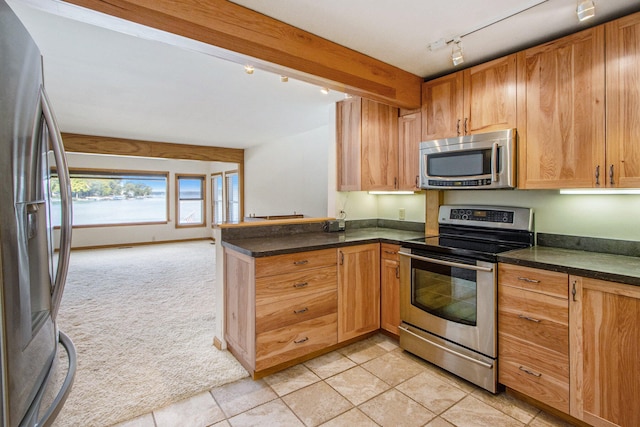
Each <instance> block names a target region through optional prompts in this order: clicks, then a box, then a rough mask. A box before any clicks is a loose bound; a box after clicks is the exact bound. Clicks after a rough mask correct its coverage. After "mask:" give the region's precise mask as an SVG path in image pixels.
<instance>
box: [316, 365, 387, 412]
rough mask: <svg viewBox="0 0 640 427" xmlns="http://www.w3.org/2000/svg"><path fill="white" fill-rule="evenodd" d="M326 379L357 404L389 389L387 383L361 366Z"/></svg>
mask: <svg viewBox="0 0 640 427" xmlns="http://www.w3.org/2000/svg"><path fill="white" fill-rule="evenodd" d="M325 381H326V382H327V384H329V385H330V386H331V387H333V388H334V389H336V390H337V391H338V392H339V393H340V394H341V395H343V396H344V397H346V398H347V399H349V401H350V402H351V403H353V404H354V405H356V406H357V405H359V404H361V403H364V402H366V401H367V400H369V399H371V398H372V397H375V396H377V395H379V394H380V393H382V392H384V391H386V390H388V389H389V385H388V384H387V383H385V382H384V381H382V380H381V379H379V378H378V377H376V376H375V375H373V374H372V373H370V372H369V371H367V370H365V369H362V368H361V367H360V366H356V367H355V368H352V369H349V370H348V371H345V372H343V373H341V374H338V375H336V376H334V377H331V378H327V379H326V380H325Z"/></svg>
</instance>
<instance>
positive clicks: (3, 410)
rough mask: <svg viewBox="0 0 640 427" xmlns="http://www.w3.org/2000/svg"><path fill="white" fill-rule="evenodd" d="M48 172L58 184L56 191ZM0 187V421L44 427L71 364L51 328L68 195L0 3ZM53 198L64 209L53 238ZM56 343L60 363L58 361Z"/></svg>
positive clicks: (33, 74) (26, 58)
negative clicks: (53, 171)
mask: <svg viewBox="0 0 640 427" xmlns="http://www.w3.org/2000/svg"><path fill="white" fill-rule="evenodd" d="M50 148H51V150H50ZM53 168H55V171H56V173H57V175H58V177H59V185H56V193H55V194H53V192H52V191H51V186H50V174H51V171H52V169H53ZM0 182H1V183H2V184H0V366H1V373H0V380H1V389H0V395H1V398H2V402H1V406H0V419H1V420H2V426H3V427H15V426H20V427H22V426H25V427H26V426H41V425H49V424H51V423H52V422H53V420H54V419H55V416H56V415H57V413H58V412H59V410H60V408H61V407H62V405H63V404H64V401H65V400H66V397H67V395H68V393H69V391H70V389H71V384H72V383H73V378H74V375H75V367H76V355H75V348H74V347H73V343H72V342H71V340H70V339H69V338H68V337H67V336H66V335H65V334H64V333H62V332H61V331H59V330H58V328H57V324H56V316H57V313H58V309H59V307H60V301H61V298H62V292H63V289H64V284H65V280H66V276H67V269H68V262H69V254H70V243H71V189H70V184H69V174H68V170H67V165H66V159H65V154H64V149H63V146H62V138H61V136H60V132H59V130H58V127H57V125H56V123H55V120H54V117H53V112H52V110H51V107H50V104H49V101H48V100H47V96H46V94H45V91H44V84H43V73H42V59H41V55H40V52H39V50H38V47H37V46H36V44H35V42H34V41H33V40H32V39H31V37H30V35H29V33H28V32H27V30H26V29H25V27H24V26H23V25H22V23H21V22H20V21H19V19H18V18H17V16H16V15H15V14H14V13H13V11H12V10H11V8H10V7H9V6H8V5H7V3H6V2H5V1H4V0H0ZM58 187H59V189H60V190H59V191H57V188H58ZM58 198H59V199H60V203H57V199H58ZM54 199H56V206H60V209H61V210H62V212H61V217H62V221H61V224H60V225H59V226H60V236H59V238H58V239H57V240H54V233H53V228H54V224H52V223H51V209H52V205H53V204H52V200H54ZM60 344H62V347H60V352H61V354H63V353H62V352H63V351H66V352H67V357H66V358H64V357H59V356H58V355H57V354H58V350H59V348H58V347H59V345H60ZM65 359H66V360H67V363H57V361H58V360H65ZM61 365H62V366H61ZM65 368H66V371H65V370H64V369H65ZM58 370H61V371H60V372H62V373H64V372H66V375H61V374H59V373H58ZM58 377H60V378H58ZM54 380H55V381H54ZM56 383H61V384H60V385H59V386H58V385H57V384H56Z"/></svg>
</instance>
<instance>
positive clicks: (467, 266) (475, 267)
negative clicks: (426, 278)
mask: <svg viewBox="0 0 640 427" xmlns="http://www.w3.org/2000/svg"><path fill="white" fill-rule="evenodd" d="M398 253H399V254H400V256H405V257H408V258H413V259H417V260H420V261H427V262H432V263H434V264H440V265H446V266H449V267H458V268H464V269H467V270H475V271H484V272H486V273H491V272H492V271H493V268H491V267H482V266H479V265H470V264H462V263H459V262H452V261H445V260H443V259H434V258H427V257H423V256H419V255H414V254H407V253H404V252H398Z"/></svg>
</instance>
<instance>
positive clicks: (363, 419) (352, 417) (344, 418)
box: [322, 408, 378, 427]
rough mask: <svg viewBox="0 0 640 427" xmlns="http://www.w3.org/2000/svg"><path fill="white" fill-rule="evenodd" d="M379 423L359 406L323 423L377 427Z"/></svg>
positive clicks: (327, 426)
mask: <svg viewBox="0 0 640 427" xmlns="http://www.w3.org/2000/svg"><path fill="white" fill-rule="evenodd" d="M377 426H378V424H376V423H375V422H373V420H372V419H371V418H369V417H367V416H366V415H365V414H364V413H363V412H362V411H361V410H359V409H358V408H353V409H352V410H350V411H347V412H345V413H344V414H342V415H339V416H337V417H335V418H334V419H332V420H330V421H327V422H326V423H324V424H322V427H377Z"/></svg>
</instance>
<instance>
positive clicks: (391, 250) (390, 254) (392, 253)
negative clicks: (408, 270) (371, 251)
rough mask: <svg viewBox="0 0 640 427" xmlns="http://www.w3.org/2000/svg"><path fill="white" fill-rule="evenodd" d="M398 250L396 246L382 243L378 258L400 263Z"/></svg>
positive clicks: (398, 247)
mask: <svg viewBox="0 0 640 427" xmlns="http://www.w3.org/2000/svg"><path fill="white" fill-rule="evenodd" d="M399 250H400V246H398V245H392V244H389V243H382V244H380V258H382V259H390V260H393V261H400V255H398V251H399Z"/></svg>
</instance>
